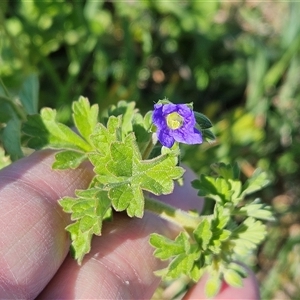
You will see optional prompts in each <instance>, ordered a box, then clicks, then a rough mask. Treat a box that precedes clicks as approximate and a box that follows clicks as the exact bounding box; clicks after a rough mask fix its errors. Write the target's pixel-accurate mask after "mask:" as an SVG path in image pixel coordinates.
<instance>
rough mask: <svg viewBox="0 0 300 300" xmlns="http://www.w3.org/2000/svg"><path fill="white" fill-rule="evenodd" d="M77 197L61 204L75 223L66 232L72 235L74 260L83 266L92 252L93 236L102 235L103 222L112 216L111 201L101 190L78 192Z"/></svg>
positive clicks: (63, 200)
mask: <svg viewBox="0 0 300 300" xmlns="http://www.w3.org/2000/svg"><path fill="white" fill-rule="evenodd" d="M76 196H77V198H70V197H65V198H63V199H61V200H60V201H59V204H60V205H61V206H62V207H63V210H64V211H65V212H67V213H70V214H71V219H72V221H75V222H74V223H72V224H70V225H68V226H67V227H66V230H67V231H69V232H70V234H71V239H72V247H73V249H74V258H75V259H77V261H78V263H79V264H81V262H82V259H83V257H84V255H85V254H86V253H88V252H90V249H91V239H92V236H93V234H96V235H100V234H101V229H102V222H103V220H105V219H107V218H109V217H110V216H111V200H110V199H109V197H108V195H107V192H105V191H101V190H99V189H89V190H85V191H77V192H76Z"/></svg>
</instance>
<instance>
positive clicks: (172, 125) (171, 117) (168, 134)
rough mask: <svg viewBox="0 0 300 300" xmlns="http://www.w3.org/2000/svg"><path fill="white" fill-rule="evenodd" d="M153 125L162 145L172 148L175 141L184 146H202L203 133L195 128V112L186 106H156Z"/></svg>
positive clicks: (158, 104) (160, 104)
mask: <svg viewBox="0 0 300 300" xmlns="http://www.w3.org/2000/svg"><path fill="white" fill-rule="evenodd" d="M152 121H153V124H154V125H155V126H156V127H157V137H158V140H159V141H160V142H161V144H162V145H163V146H165V147H168V148H171V147H172V146H173V144H174V143H175V141H177V142H180V143H184V144H201V143H202V141H203V139H202V135H201V132H200V131H199V130H198V129H196V128H195V125H196V120H195V117H194V113H193V111H192V110H191V109H190V108H189V107H188V106H187V105H186V104H172V103H170V104H162V103H157V104H155V105H154V112H153V116H152Z"/></svg>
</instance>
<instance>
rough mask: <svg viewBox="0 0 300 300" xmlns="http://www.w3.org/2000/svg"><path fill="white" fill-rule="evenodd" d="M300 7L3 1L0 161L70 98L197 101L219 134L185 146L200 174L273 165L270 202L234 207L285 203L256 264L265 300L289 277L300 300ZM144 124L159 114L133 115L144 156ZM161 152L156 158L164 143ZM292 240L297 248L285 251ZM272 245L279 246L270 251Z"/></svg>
mask: <svg viewBox="0 0 300 300" xmlns="http://www.w3.org/2000/svg"><path fill="white" fill-rule="evenodd" d="M299 13H300V5H299V3H296V2H291V1H288V2H287V1H285V2H282V1H281V2H276V3H274V4H273V5H272V6H271V7H270V6H268V5H266V4H264V3H255V4H253V3H251V4H249V3H238V2H235V3H233V2H232V3H225V2H224V3H223V2H217V1H215V2H210V3H204V2H201V1H185V2H184V3H180V4H178V5H175V6H174V5H172V3H171V2H170V3H167V2H159V1H156V2H155V1H154V2H153V1H152V2H151V1H150V2H147V1H136V2H134V3H131V4H130V5H128V3H122V2H120V1H115V2H107V1H84V2H78V1H77V2H76V1H75V2H74V3H73V2H66V3H58V2H55V1H52V2H51V3H50V2H49V3H46V2H43V1H40V2H39V1H25V0H21V1H0V37H1V38H0V39H1V44H0V57H1V68H0V77H1V82H2V80H3V82H4V83H5V86H6V87H3V85H2V84H1V87H0V143H1V145H0V149H5V152H3V153H2V152H1V153H2V154H1V155H0V156H1V158H0V167H1V166H5V165H7V164H9V163H10V162H11V161H13V160H17V159H18V158H20V157H21V156H23V153H24V154H25V155H27V153H29V152H28V151H27V149H26V146H27V145H28V144H27V139H28V138H27V137H26V136H24V135H23V134H22V132H21V128H22V124H23V122H24V121H25V120H26V118H27V114H28V113H30V114H32V113H36V112H37V110H38V108H37V106H39V108H42V107H45V106H49V107H51V108H52V109H55V110H56V112H57V115H56V120H57V122H58V123H60V122H61V123H66V122H67V125H70V124H71V122H70V119H71V117H72V113H71V105H70V104H71V102H72V101H73V99H75V98H77V97H78V95H81V94H84V95H89V98H90V99H92V101H93V102H97V103H98V104H99V107H100V112H101V114H102V113H103V109H104V108H107V107H108V106H110V105H114V106H115V107H116V106H117V105H116V102H117V101H118V100H119V99H132V100H134V101H136V102H137V103H138V105H139V107H140V108H142V111H146V110H147V109H149V108H150V107H152V105H153V101H155V99H162V98H164V97H168V98H170V99H172V101H174V102H176V103H182V102H183V101H186V100H187V101H193V102H194V107H195V108H196V109H199V110H201V111H202V112H204V113H205V114H207V115H208V116H209V118H210V119H211V120H213V121H214V128H213V134H212V132H211V131H206V129H202V134H203V136H204V137H205V138H206V139H207V140H208V139H210V140H214V135H216V137H217V138H216V142H215V143H212V144H210V145H209V144H204V145H201V146H200V147H201V148H199V147H190V148H188V147H182V149H181V160H182V161H183V162H184V163H186V164H187V165H189V166H191V167H192V168H193V170H194V171H196V172H197V173H199V174H200V173H201V174H207V175H211V174H210V173H209V166H210V165H211V164H212V163H214V162H215V161H224V162H226V163H228V162H234V161H236V162H238V163H239V165H240V167H241V178H243V179H244V178H245V179H246V178H249V177H250V176H251V174H252V172H253V170H254V169H256V168H257V167H259V168H260V169H262V170H264V171H267V173H268V176H269V178H271V179H272V180H273V181H274V182H275V188H269V189H266V190H265V191H264V192H260V191H259V190H257V191H255V195H254V196H255V197H259V198H260V199H261V201H260V202H256V201H255V202H251V201H252V200H250V199H249V200H250V201H249V202H248V201H242V202H239V203H240V206H239V205H238V206H235V208H234V213H235V214H236V215H237V216H238V218H240V217H241V218H243V217H246V216H249V217H255V218H260V219H262V220H271V219H272V217H271V214H270V212H268V210H265V209H264V207H265V206H266V207H268V205H266V204H270V203H271V201H272V203H273V202H274V203H275V202H276V203H277V202H279V204H278V203H277V205H278V207H279V208H278V211H277V213H278V214H279V215H280V216H279V221H278V223H277V224H273V225H272V226H271V229H272V232H273V235H272V234H270V235H268V237H267V243H266V246H262V247H261V248H260V258H261V259H260V265H259V266H256V269H257V270H259V271H260V278H262V280H261V284H262V291H263V298H272V297H273V298H274V295H276V292H277V291H280V293H284V291H286V290H287V289H286V287H285V284H286V278H284V279H283V278H282V276H281V274H282V273H283V272H284V273H285V274H289V276H290V277H289V282H290V283H291V285H293V287H294V289H289V291H291V290H294V291H295V292H290V294H289V295H286V297H288V298H291V297H292V298H293V297H294V298H295V299H297V295H298V294H299V287H298V285H297V282H298V279H297V276H298V275H297V271H296V270H297V266H299V260H298V254H297V243H298V242H297V236H296V237H295V241H296V242H294V240H293V238H294V237H293V234H292V233H294V229H295V227H297V222H298V221H297V220H298V211H299V201H298V199H299V189H298V186H299V185H298V182H299V176H300V172H299V170H300V168H299V155H300V150H299V149H300V145H299V141H300V139H299V122H300V118H299V116H300V101H299V100H300V97H299V95H300V89H299V69H300V55H299V53H300V51H299V32H300V19H299ZM278 15H280V16H281V17H280V18H278V17H277V16H278ZM99 20H101V21H99ZM187 45H188V47H187ZM37 77H38V79H39V80H37ZM37 81H39V84H38V83H37ZM39 85H40V89H39ZM21 91H22V92H21ZM37 95H39V98H40V99H39V104H37ZM124 102H125V101H124ZM122 105H123V104H122ZM129 110H131V108H130V109H129ZM128 115H130V114H128ZM149 117H150V118H149ZM146 119H148V121H149V119H150V120H151V113H149V114H148V117H146V116H145V117H144V119H143V118H141V117H138V116H137V117H136V122H135V124H136V126H135V129H134V132H135V135H136V139H137V144H138V147H139V150H140V152H141V153H145V150H146V149H147V143H145V142H144V141H143V137H145V140H146V139H148V137H146V136H147V134H148V132H147V134H146V133H145V132H146V131H145V130H144V129H146V130H147V129H148V127H147V126H146V122H148V121H147V120H146ZM86 121H87V122H88V119H86ZM106 121H107V120H106ZM7 124H8V126H7ZM148 124H149V122H148ZM36 125H38V124H36ZM104 125H106V122H104ZM36 127H38V126H36ZM204 127H205V125H204ZM124 128H125V127H124ZM125 132H126V131H125V129H124V130H123V133H122V134H124V133H125ZM139 132H140V133H139ZM46 138H47V137H46ZM84 139H85V138H83V140H84ZM88 144H90V141H88ZM73 146H74V145H73ZM150 146H151V145H150ZM200 149H201V150H200ZM64 151H66V152H65V153H64ZM64 151H60V153H58V154H57V157H58V158H57V162H56V165H55V167H56V168H68V167H71V168H76V166H78V164H80V163H81V162H82V161H83V160H85V159H87V156H86V153H85V151H82V150H78V149H76V150H74V149H73V148H72V149H68V150H64ZM155 151H156V152H155ZM155 151H152V153H151V156H150V157H155V156H156V154H160V152H161V149H159V148H158V149H155ZM71 158H72V159H71ZM143 158H145V157H143ZM2 159H3V164H1V162H2ZM210 177H213V176H210ZM222 177H223V178H224V179H225V183H224V181H223V182H222V184H221V187H222V189H223V191H222V192H218V193H217V194H216V195H213V194H212V199H214V198H215V199H218V201H220V202H222V201H225V204H226V203H227V204H226V205H231V203H232V201H229V202H228V197H232V196H230V195H231V193H233V190H234V181H236V180H238V178H239V176H234V177H232V178H231V180H232V181H230V180H228V178H227V179H226V175H224V174H223V175H222ZM205 179H206V180H208V181H209V180H210V179H211V178H205ZM261 179H262V178H261ZM261 179H259V180H261ZM244 181H245V180H243V182H244ZM262 181H263V180H262ZM212 185H214V181H212ZM246 185H247V184H246ZM246 185H245V184H244V185H242V192H243V191H244V190H245V189H246ZM259 185H260V184H258V185H257V188H258V187H259ZM252 187H254V185H253V186H252ZM238 189H239V187H238ZM248 191H251V190H248ZM210 192H211V191H210ZM242 192H241V193H242ZM244 196H246V197H247V199H246V200H248V198H250V197H252V196H251V194H249V195H244ZM206 198H208V196H207V195H206ZM235 198H236V199H235V201H237V202H238V201H240V200H239V198H240V196H235ZM286 199H288V200H286ZM286 203H288V204H286ZM233 205H235V204H233ZM243 205H245V206H243ZM213 206H214V201H207V202H206V206H205V212H207V211H208V212H209V213H213ZM282 207H285V210H284V212H283V211H282ZM282 214H286V215H287V216H286V217H281V215H282ZM287 220H288V221H287ZM230 225H231V224H230V223H229V224H228V225H227V226H230ZM294 225H296V226H294ZM286 232H289V233H290V234H291V237H290V236H289V235H286ZM290 239H291V240H292V243H294V244H293V245H294V248H295V249H294V248H293V247H290V248H286V247H285V246H282V245H286V244H289V241H290ZM270 245H271V246H270ZM265 248H266V249H267V250H265ZM275 248H276V249H279V250H278V251H277V252H276V251H273V252H272V251H271V250H268V249H275ZM281 249H282V251H281ZM270 252H271V254H270ZM275 252H276V253H275ZM278 253H282V254H281V255H278ZM287 256H289V259H290V260H291V263H290V264H286V257H287ZM264 258H268V259H264ZM250 260H251V258H250V259H249V261H250ZM272 264H273V265H272ZM289 266H290V267H289ZM265 270H267V272H266V271H265ZM287 270H288V271H287ZM269 273H270V274H271V276H269ZM264 276H265V278H264ZM229 277H230V276H229ZM266 278H267V279H268V280H266ZM275 283H276V284H275ZM217 287H218V285H217ZM295 295H296V296H295Z"/></svg>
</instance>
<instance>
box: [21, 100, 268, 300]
mask: <svg viewBox="0 0 300 300" xmlns="http://www.w3.org/2000/svg"><path fill="white" fill-rule="evenodd" d="M72 111H73V121H74V125H75V127H76V130H77V132H78V133H76V132H75V131H73V130H72V129H70V128H69V127H67V126H66V125H64V124H62V123H59V122H58V121H57V120H56V111H55V110H53V109H50V108H44V109H42V110H41V112H40V114H34V115H29V116H28V118H27V122H26V123H25V125H24V127H23V130H24V132H25V133H26V134H27V135H28V136H30V139H29V141H28V145H29V147H31V148H34V149H41V148H52V149H57V150H58V152H57V153H56V155H55V162H54V164H53V168H54V169H68V168H72V169H75V168H77V167H78V166H79V165H80V164H81V163H82V162H83V161H86V160H88V161H90V163H91V164H92V165H93V166H94V173H95V175H94V178H93V180H92V181H91V183H90V185H89V187H88V188H87V189H86V190H77V191H76V197H75V198H71V197H65V198H62V199H60V200H59V203H60V205H61V206H62V209H63V210H64V211H65V212H67V213H70V214H71V219H72V221H73V223H72V224H70V225H68V226H67V227H66V230H67V231H68V232H69V233H70V235H71V239H72V245H71V247H72V251H73V253H74V257H75V259H76V260H77V261H78V263H79V264H81V262H82V260H83V259H84V256H85V254H87V253H88V252H89V251H90V248H91V239H92V237H93V235H101V228H102V224H103V222H104V221H105V220H108V219H112V218H113V214H114V211H118V212H121V211H124V212H126V214H127V215H128V216H129V217H131V218H132V217H137V218H142V217H143V215H144V211H145V210H148V211H151V212H153V213H155V214H157V215H159V216H161V217H162V218H164V219H167V220H169V221H171V222H175V223H177V224H179V225H180V226H181V227H182V231H181V232H180V234H179V235H178V236H177V237H176V238H175V239H174V240H171V239H169V238H167V237H165V236H163V235H159V234H156V233H153V234H152V235H151V236H150V244H151V245H152V246H153V247H154V249H155V250H154V255H155V256H156V257H157V258H159V259H161V260H168V261H169V265H168V266H167V267H166V268H165V269H163V270H158V271H157V272H156V273H157V275H159V276H162V277H163V278H164V279H175V278H177V277H179V276H181V275H182V274H185V275H187V276H188V277H190V278H191V279H192V280H193V281H198V280H199V279H200V278H201V276H202V274H203V273H204V272H207V273H208V274H209V278H208V281H207V284H206V288H205V289H206V290H205V291H206V294H207V296H209V297H212V296H214V295H215V294H216V293H217V292H218V291H219V289H220V285H221V282H222V280H225V281H226V282H227V283H228V284H230V285H232V286H235V287H240V286H242V278H243V277H245V276H246V271H245V269H244V268H243V267H242V266H241V265H239V264H237V263H236V261H237V260H239V259H241V258H242V257H244V256H245V255H248V254H249V253H250V252H252V251H254V250H255V249H256V248H257V246H258V245H259V244H260V243H261V242H262V241H263V239H264V237H265V235H266V226H265V225H264V223H263V222H262V221H261V220H271V219H272V214H271V212H270V209H269V207H267V206H265V205H263V204H261V203H260V202H259V199H256V200H254V201H253V200H252V201H251V200H248V199H247V198H246V197H247V196H248V195H250V194H252V193H254V192H256V191H258V190H260V189H261V188H263V187H264V186H266V185H267V184H268V183H269V181H268V179H267V177H266V174H265V173H263V172H261V171H259V170H257V171H256V172H255V173H254V174H253V176H252V177H251V178H249V179H248V180H247V181H246V182H245V183H244V184H243V183H242V182H241V180H240V179H239V168H238V166H237V164H234V165H232V166H231V165H227V164H224V163H216V164H214V165H213V166H212V170H213V172H214V175H201V176H200V177H199V179H197V180H195V181H193V182H192V185H193V187H194V188H195V189H197V190H199V193H198V194H199V196H200V197H205V199H207V201H214V202H213V204H214V205H213V210H212V211H211V213H210V214H204V215H200V214H199V212H195V211H191V212H186V211H183V210H180V209H178V208H176V207H172V206H170V205H167V204H165V203H163V202H161V201H159V200H157V198H155V199H154V197H151V195H166V194H170V193H172V191H173V189H174V182H176V181H180V180H181V178H182V175H183V173H184V169H183V168H182V167H181V166H180V147H181V143H184V144H192V145H194V144H201V143H202V142H205V141H209V142H211V141H213V140H214V138H215V137H214V134H213V133H212V131H211V127H212V124H211V122H210V120H209V119H208V118H207V117H206V116H204V115H203V114H201V113H197V112H194V111H193V105H192V104H191V103H189V104H173V103H171V102H170V101H168V100H166V99H165V100H160V101H158V103H156V104H155V105H154V111H153V112H152V111H150V112H148V113H147V114H146V115H145V116H142V115H141V114H140V113H139V112H138V110H137V109H136V108H135V104H134V103H133V102H129V103H128V102H125V101H121V102H119V103H118V105H117V106H112V107H110V108H109V109H108V114H107V115H106V116H105V117H102V118H100V116H99V111H98V106H97V105H92V106H91V105H90V103H89V101H88V100H87V99H86V98H84V97H80V99H79V100H78V101H77V102H74V103H73V105H72ZM100 119H101V121H99V120H100ZM192 147H195V146H192ZM199 200H200V198H199ZM182 201H185V200H184V199H182ZM103 238H104V237H103Z"/></svg>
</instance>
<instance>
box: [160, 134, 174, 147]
mask: <svg viewBox="0 0 300 300" xmlns="http://www.w3.org/2000/svg"><path fill="white" fill-rule="evenodd" d="M157 137H158V140H159V141H160V142H161V144H162V145H163V146H165V147H168V148H171V147H172V146H173V145H174V143H175V139H174V137H173V136H171V135H170V133H169V132H168V131H167V130H160V131H158V132H157Z"/></svg>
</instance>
